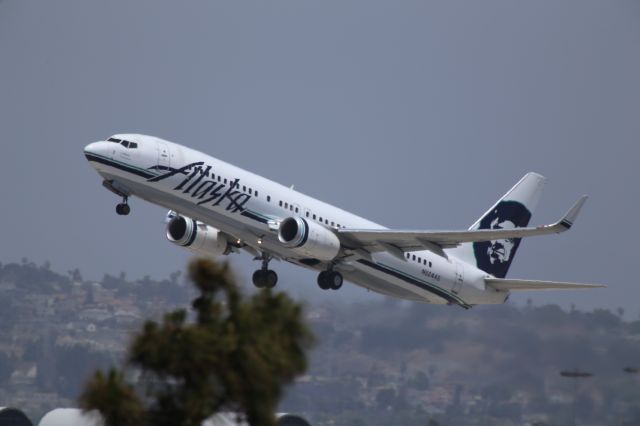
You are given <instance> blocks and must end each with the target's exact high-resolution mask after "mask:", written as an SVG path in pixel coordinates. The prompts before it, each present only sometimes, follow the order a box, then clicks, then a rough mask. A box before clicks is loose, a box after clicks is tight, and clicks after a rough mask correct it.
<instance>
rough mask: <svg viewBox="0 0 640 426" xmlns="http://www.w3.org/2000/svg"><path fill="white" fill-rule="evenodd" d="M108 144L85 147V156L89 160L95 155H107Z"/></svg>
mask: <svg viewBox="0 0 640 426" xmlns="http://www.w3.org/2000/svg"><path fill="white" fill-rule="evenodd" d="M105 145H106V142H92V143H90V144H89V145H87V146H85V147H84V155H85V157H87V159H90V158H89V157H91V156H95V155H105V153H106V152H107V147H106V146H105Z"/></svg>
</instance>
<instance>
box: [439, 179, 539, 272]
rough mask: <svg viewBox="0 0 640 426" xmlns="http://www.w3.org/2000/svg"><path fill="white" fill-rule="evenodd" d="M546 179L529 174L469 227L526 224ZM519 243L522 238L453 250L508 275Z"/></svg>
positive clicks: (495, 227)
mask: <svg viewBox="0 0 640 426" xmlns="http://www.w3.org/2000/svg"><path fill="white" fill-rule="evenodd" d="M545 180H546V179H545V177H544V176H542V175H539V174H537V173H527V174H526V175H525V176H524V177H523V178H522V179H520V181H519V182H518V183H516V184H515V185H514V187H513V188H511V189H510V190H509V191H508V192H507V193H506V194H504V195H503V196H502V198H500V199H499V200H498V202H496V203H495V204H494V205H493V206H492V207H491V208H490V209H489V210H487V211H486V213H485V214H484V215H482V217H480V219H478V220H477V221H476V222H475V223H474V224H473V225H471V227H470V228H469V229H470V230H477V229H500V228H523V227H526V226H527V225H528V224H529V220H530V219H531V214H532V213H533V210H534V209H535V207H536V205H537V204H538V201H539V200H540V195H541V194H542V189H543V187H544V182H545ZM519 245H520V238H514V239H508V240H495V241H479V242H475V243H466V244H462V245H461V246H460V247H457V248H455V249H453V250H451V251H450V253H451V254H452V255H453V256H455V257H458V258H459V259H461V260H463V261H465V262H468V263H470V264H472V265H476V266H477V267H478V268H480V269H481V270H483V271H485V272H487V273H489V274H491V275H493V276H494V277H497V278H504V277H506V276H507V272H508V271H509V266H511V261H512V260H513V258H514V257H515V255H516V251H517V250H518V246H519Z"/></svg>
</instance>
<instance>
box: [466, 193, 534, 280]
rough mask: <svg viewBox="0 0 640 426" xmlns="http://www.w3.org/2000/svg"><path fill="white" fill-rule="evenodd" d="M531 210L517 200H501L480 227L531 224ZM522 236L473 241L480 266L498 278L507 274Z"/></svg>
mask: <svg viewBox="0 0 640 426" xmlns="http://www.w3.org/2000/svg"><path fill="white" fill-rule="evenodd" d="M529 219H531V212H529V210H528V209H527V208H526V207H525V206H523V205H522V204H520V203H519V202H517V201H501V202H500V203H499V204H498V205H497V206H496V207H495V208H493V209H492V210H491V211H490V212H489V213H487V215H486V216H484V217H483V218H482V219H481V220H480V226H479V229H514V228H522V227H525V226H527V225H528V224H529ZM519 245H520V238H508V239H504V240H491V241H479V242H476V243H473V252H474V254H475V257H476V263H477V266H478V268H480V269H482V270H483V271H485V272H488V273H490V274H491V275H493V276H495V277H497V278H504V277H505V276H506V275H507V271H508V270H509V266H510V265H511V261H512V260H513V258H514V256H515V254H516V251H517V250H518V246H519Z"/></svg>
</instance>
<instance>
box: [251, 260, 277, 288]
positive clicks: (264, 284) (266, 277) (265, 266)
mask: <svg viewBox="0 0 640 426" xmlns="http://www.w3.org/2000/svg"><path fill="white" fill-rule="evenodd" d="M269 260H271V258H270V256H269V255H267V254H265V253H263V254H262V268H260V269H258V270H257V271H255V272H254V273H253V277H252V280H253V285H255V286H256V287H258V288H274V287H275V286H276V284H277V283H278V274H276V272H275V271H272V270H271V269H269Z"/></svg>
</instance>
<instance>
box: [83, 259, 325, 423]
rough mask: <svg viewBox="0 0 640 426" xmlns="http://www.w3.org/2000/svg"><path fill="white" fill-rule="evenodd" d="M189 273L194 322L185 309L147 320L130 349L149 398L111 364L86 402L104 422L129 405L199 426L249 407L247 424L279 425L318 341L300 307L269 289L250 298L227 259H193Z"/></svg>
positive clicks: (160, 418) (141, 413)
mask: <svg viewBox="0 0 640 426" xmlns="http://www.w3.org/2000/svg"><path fill="white" fill-rule="evenodd" d="M189 275H190V278H191V280H192V281H193V282H194V284H195V285H196V287H197V289H198V290H199V293H200V294H199V296H198V297H197V298H196V299H195V300H194V301H193V303H192V307H193V310H194V311H195V312H194V313H195V321H190V320H189V315H188V313H187V311H185V310H177V311H174V312H171V313H168V314H167V315H165V317H164V320H163V321H162V323H157V322H154V321H148V322H147V323H145V324H144V327H143V329H142V331H141V332H140V333H139V334H138V335H137V336H136V337H135V338H134V340H133V343H132V345H131V346H130V348H129V352H128V364H129V366H130V367H133V368H135V369H138V370H140V371H142V373H143V374H142V377H143V378H144V388H145V391H146V398H140V397H138V396H137V394H136V393H135V392H134V391H133V388H132V387H131V386H130V385H129V384H127V383H126V382H125V381H124V380H123V373H122V372H120V371H116V370H112V371H111V372H110V373H109V375H108V376H105V375H104V374H103V373H101V372H98V373H96V374H95V376H94V377H93V378H92V379H91V381H90V382H89V384H88V385H87V387H86V388H85V391H84V393H83V395H82V397H81V398H80V404H81V406H82V407H83V408H84V409H85V410H93V409H95V410H98V411H99V412H100V413H101V414H102V415H103V417H104V418H105V421H106V425H107V426H111V425H121V424H124V423H122V417H121V415H122V414H123V413H126V409H125V404H129V406H128V407H127V408H128V409H130V410H132V412H133V413H134V414H135V415H136V416H137V417H136V422H135V424H154V425H185V426H187V425H188V426H195V425H200V424H201V423H202V421H203V420H205V419H206V418H207V417H209V416H211V415H213V414H214V413H216V412H219V411H221V410H225V411H237V412H242V413H244V414H245V415H246V420H247V422H248V423H249V424H250V425H261V426H269V425H273V424H275V419H274V413H275V411H276V409H277V406H278V403H279V401H280V398H281V397H282V394H283V389H284V386H285V385H287V384H288V383H291V382H292V381H293V379H294V378H295V377H296V376H297V375H299V374H301V373H303V372H304V371H305V370H306V369H307V358H306V351H307V349H309V348H310V347H311V345H312V344H313V336H312V334H311V331H310V330H309V328H307V326H306V325H305V324H304V322H303V315H302V307H301V306H300V305H299V304H297V303H295V302H293V301H292V300H291V299H290V298H289V297H288V296H286V295H285V294H283V293H272V292H271V291H270V290H262V291H260V292H259V293H257V294H255V295H254V296H252V297H250V298H246V297H245V296H243V295H242V293H241V292H240V291H239V290H238V288H237V286H236V285H235V283H234V279H233V277H232V274H231V271H230V270H229V266H228V264H227V263H224V264H218V263H215V262H213V261H210V260H204V259H203V260H196V261H194V262H193V263H192V264H191V266H190V269H189ZM142 401H144V402H142ZM132 424H133V423H132Z"/></svg>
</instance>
